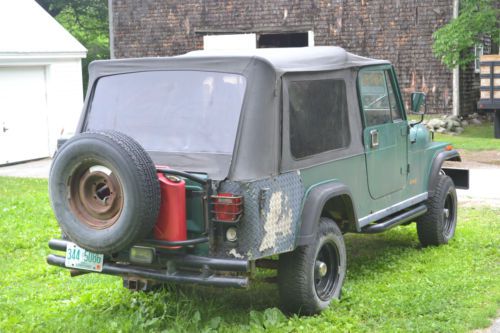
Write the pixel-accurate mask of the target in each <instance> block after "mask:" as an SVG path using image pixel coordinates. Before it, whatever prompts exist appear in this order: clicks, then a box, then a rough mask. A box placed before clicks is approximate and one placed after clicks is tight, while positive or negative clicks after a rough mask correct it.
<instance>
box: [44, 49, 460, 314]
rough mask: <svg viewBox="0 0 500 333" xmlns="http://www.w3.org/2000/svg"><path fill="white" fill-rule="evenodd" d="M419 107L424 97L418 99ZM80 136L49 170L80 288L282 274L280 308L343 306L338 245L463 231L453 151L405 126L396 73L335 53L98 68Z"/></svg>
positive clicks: (61, 260)
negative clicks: (113, 280)
mask: <svg viewBox="0 0 500 333" xmlns="http://www.w3.org/2000/svg"><path fill="white" fill-rule="evenodd" d="M410 104H411V105H412V110H413V111H418V110H419V108H420V107H421V106H423V105H424V104H425V95H424V94H422V93H414V94H412V98H411V103H410ZM77 132H78V133H79V134H77V135H76V136H74V137H72V138H71V139H69V140H67V141H66V142H65V143H64V144H62V145H61V146H60V148H59V149H58V151H57V153H56V156H55V158H54V162H53V164H52V167H51V171H50V181H49V191H50V198H51V204H52V208H53V210H54V212H55V215H56V218H57V221H58V222H59V225H60V227H61V229H62V239H53V240H50V242H49V247H50V248H51V249H53V250H56V251H65V252H66V254H65V256H60V255H53V254H51V255H49V256H48V258H47V261H48V263H49V264H51V265H55V266H60V267H65V268H68V269H71V272H72V273H73V275H79V274H82V273H84V272H98V273H102V274H111V275H117V276H120V277H122V278H123V280H124V285H125V286H126V287H128V288H130V289H138V290H146V289H148V288H150V286H151V285H152V284H155V283H192V284H199V285H212V286H220V287H237V288H243V287H247V286H248V285H249V282H250V278H251V277H252V272H254V271H255V269H256V267H272V268H276V269H277V283H278V288H279V294H280V298H281V303H282V305H283V308H284V309H285V310H287V311H290V312H299V313H302V314H314V313H317V312H320V311H321V310H323V309H325V308H326V307H328V305H329V304H330V302H331V300H332V299H335V298H339V297H340V294H341V288H342V284H343V282H344V278H345V276H346V265H347V258H346V249H345V244H344V240H343V234H344V233H347V232H353V233H378V232H382V231H385V230H388V229H390V228H392V227H395V226H398V225H405V224H409V223H411V222H416V223H417V232H418V238H419V240H420V242H421V243H422V245H423V246H428V245H441V244H445V243H447V242H448V241H449V240H450V238H451V237H453V235H454V232H455V226H456V222H457V196H456V191H455V188H467V187H468V172H467V170H461V169H451V168H443V167H442V166H443V162H444V161H450V160H451V161H460V156H459V154H458V152H457V151H456V150H454V149H453V148H452V147H451V146H450V145H447V144H445V143H437V142H433V140H432V136H431V134H430V133H429V132H428V131H427V129H426V128H425V127H424V126H422V125H420V124H419V123H418V122H416V121H409V120H408V118H407V115H406V112H405V104H404V102H403V100H402V96H401V92H400V89H399V87H398V82H397V78H396V74H395V72H394V68H393V67H392V66H391V64H390V63H389V62H387V61H383V60H374V59H369V58H364V57H360V56H356V55H353V54H351V53H348V52H346V51H345V50H343V49H341V48H338V47H309V48H289V49H258V50H252V51H237V52H236V51H235V52H209V51H194V52H191V53H188V54H186V55H182V56H176V57H166V58H146V59H122V60H109V61H97V62H93V63H92V64H91V66H90V80H89V91H88V94H87V96H86V100H85V105H84V109H83V113H82V116H81V120H80V122H79V125H78V129H77Z"/></svg>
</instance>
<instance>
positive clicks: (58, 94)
mask: <svg viewBox="0 0 500 333" xmlns="http://www.w3.org/2000/svg"><path fill="white" fill-rule="evenodd" d="M47 78H48V79H47V82H48V86H47V102H48V108H49V117H48V120H49V125H48V126H49V149H50V152H51V154H53V153H54V152H55V149H56V148H57V139H59V138H60V137H61V135H63V134H64V135H67V134H70V133H74V132H75V128H76V125H77V123H78V119H79V116H80V113H81V110H82V106H83V87H82V69H81V61H80V59H67V60H58V61H54V62H52V63H51V64H50V65H49V66H48V67H47Z"/></svg>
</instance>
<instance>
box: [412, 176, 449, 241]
mask: <svg viewBox="0 0 500 333" xmlns="http://www.w3.org/2000/svg"><path fill="white" fill-rule="evenodd" d="M438 177H439V178H438V182H437V185H436V188H434V191H433V194H432V196H431V197H429V199H428V200H427V213H425V215H423V216H422V217H420V218H419V219H418V220H417V233H418V239H419V240H420V243H421V244H422V245H423V246H429V245H441V244H447V243H448V241H449V240H450V239H451V238H452V237H453V235H454V234H455V228H456V226H457V192H456V189H455V185H454V184H453V181H452V180H451V178H450V177H448V176H446V175H443V174H441V175H439V176H438Z"/></svg>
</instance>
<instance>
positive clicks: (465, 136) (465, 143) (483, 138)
mask: <svg viewBox="0 0 500 333" xmlns="http://www.w3.org/2000/svg"><path fill="white" fill-rule="evenodd" d="M434 140H436V141H446V142H449V143H451V144H453V146H454V147H455V148H459V149H464V150H500V139H495V137H494V136H493V124H492V123H485V124H482V125H470V126H467V127H466V128H465V130H464V132H463V133H462V134H460V135H449V134H439V133H436V134H435V136H434Z"/></svg>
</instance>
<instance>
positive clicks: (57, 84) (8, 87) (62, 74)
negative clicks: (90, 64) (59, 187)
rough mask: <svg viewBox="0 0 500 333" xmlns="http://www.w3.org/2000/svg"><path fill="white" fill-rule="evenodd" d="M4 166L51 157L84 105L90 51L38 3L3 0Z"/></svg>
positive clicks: (0, 132) (0, 154)
mask: <svg viewBox="0 0 500 333" xmlns="http://www.w3.org/2000/svg"><path fill="white" fill-rule="evenodd" d="M0 31H1V33H0V164H10V163H16V162H20V161H27V160H33V159H38V158H43V157H48V156H51V155H52V154H53V153H54V151H55V149H56V145H57V139H58V138H59V137H60V136H61V135H65V134H68V132H72V131H74V128H75V127H76V123H77V121H78V117H79V114H80V112H81V107H82V105H83V86H82V69H81V59H82V58H85V57H86V53H87V50H86V49H85V47H83V46H82V45H81V44H80V43H79V42H78V41H77V40H76V39H75V38H74V37H73V36H71V35H70V34H69V33H68V32H67V31H66V30H65V29H64V28H63V27H62V26H61V25H60V24H59V23H58V22H57V21H56V20H54V19H53V18H52V17H51V16H50V15H49V14H48V13H47V12H46V11H45V10H43V9H42V8H41V7H40V6H39V5H38V4H37V3H36V2H35V1H34V0H16V1H0Z"/></svg>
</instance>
